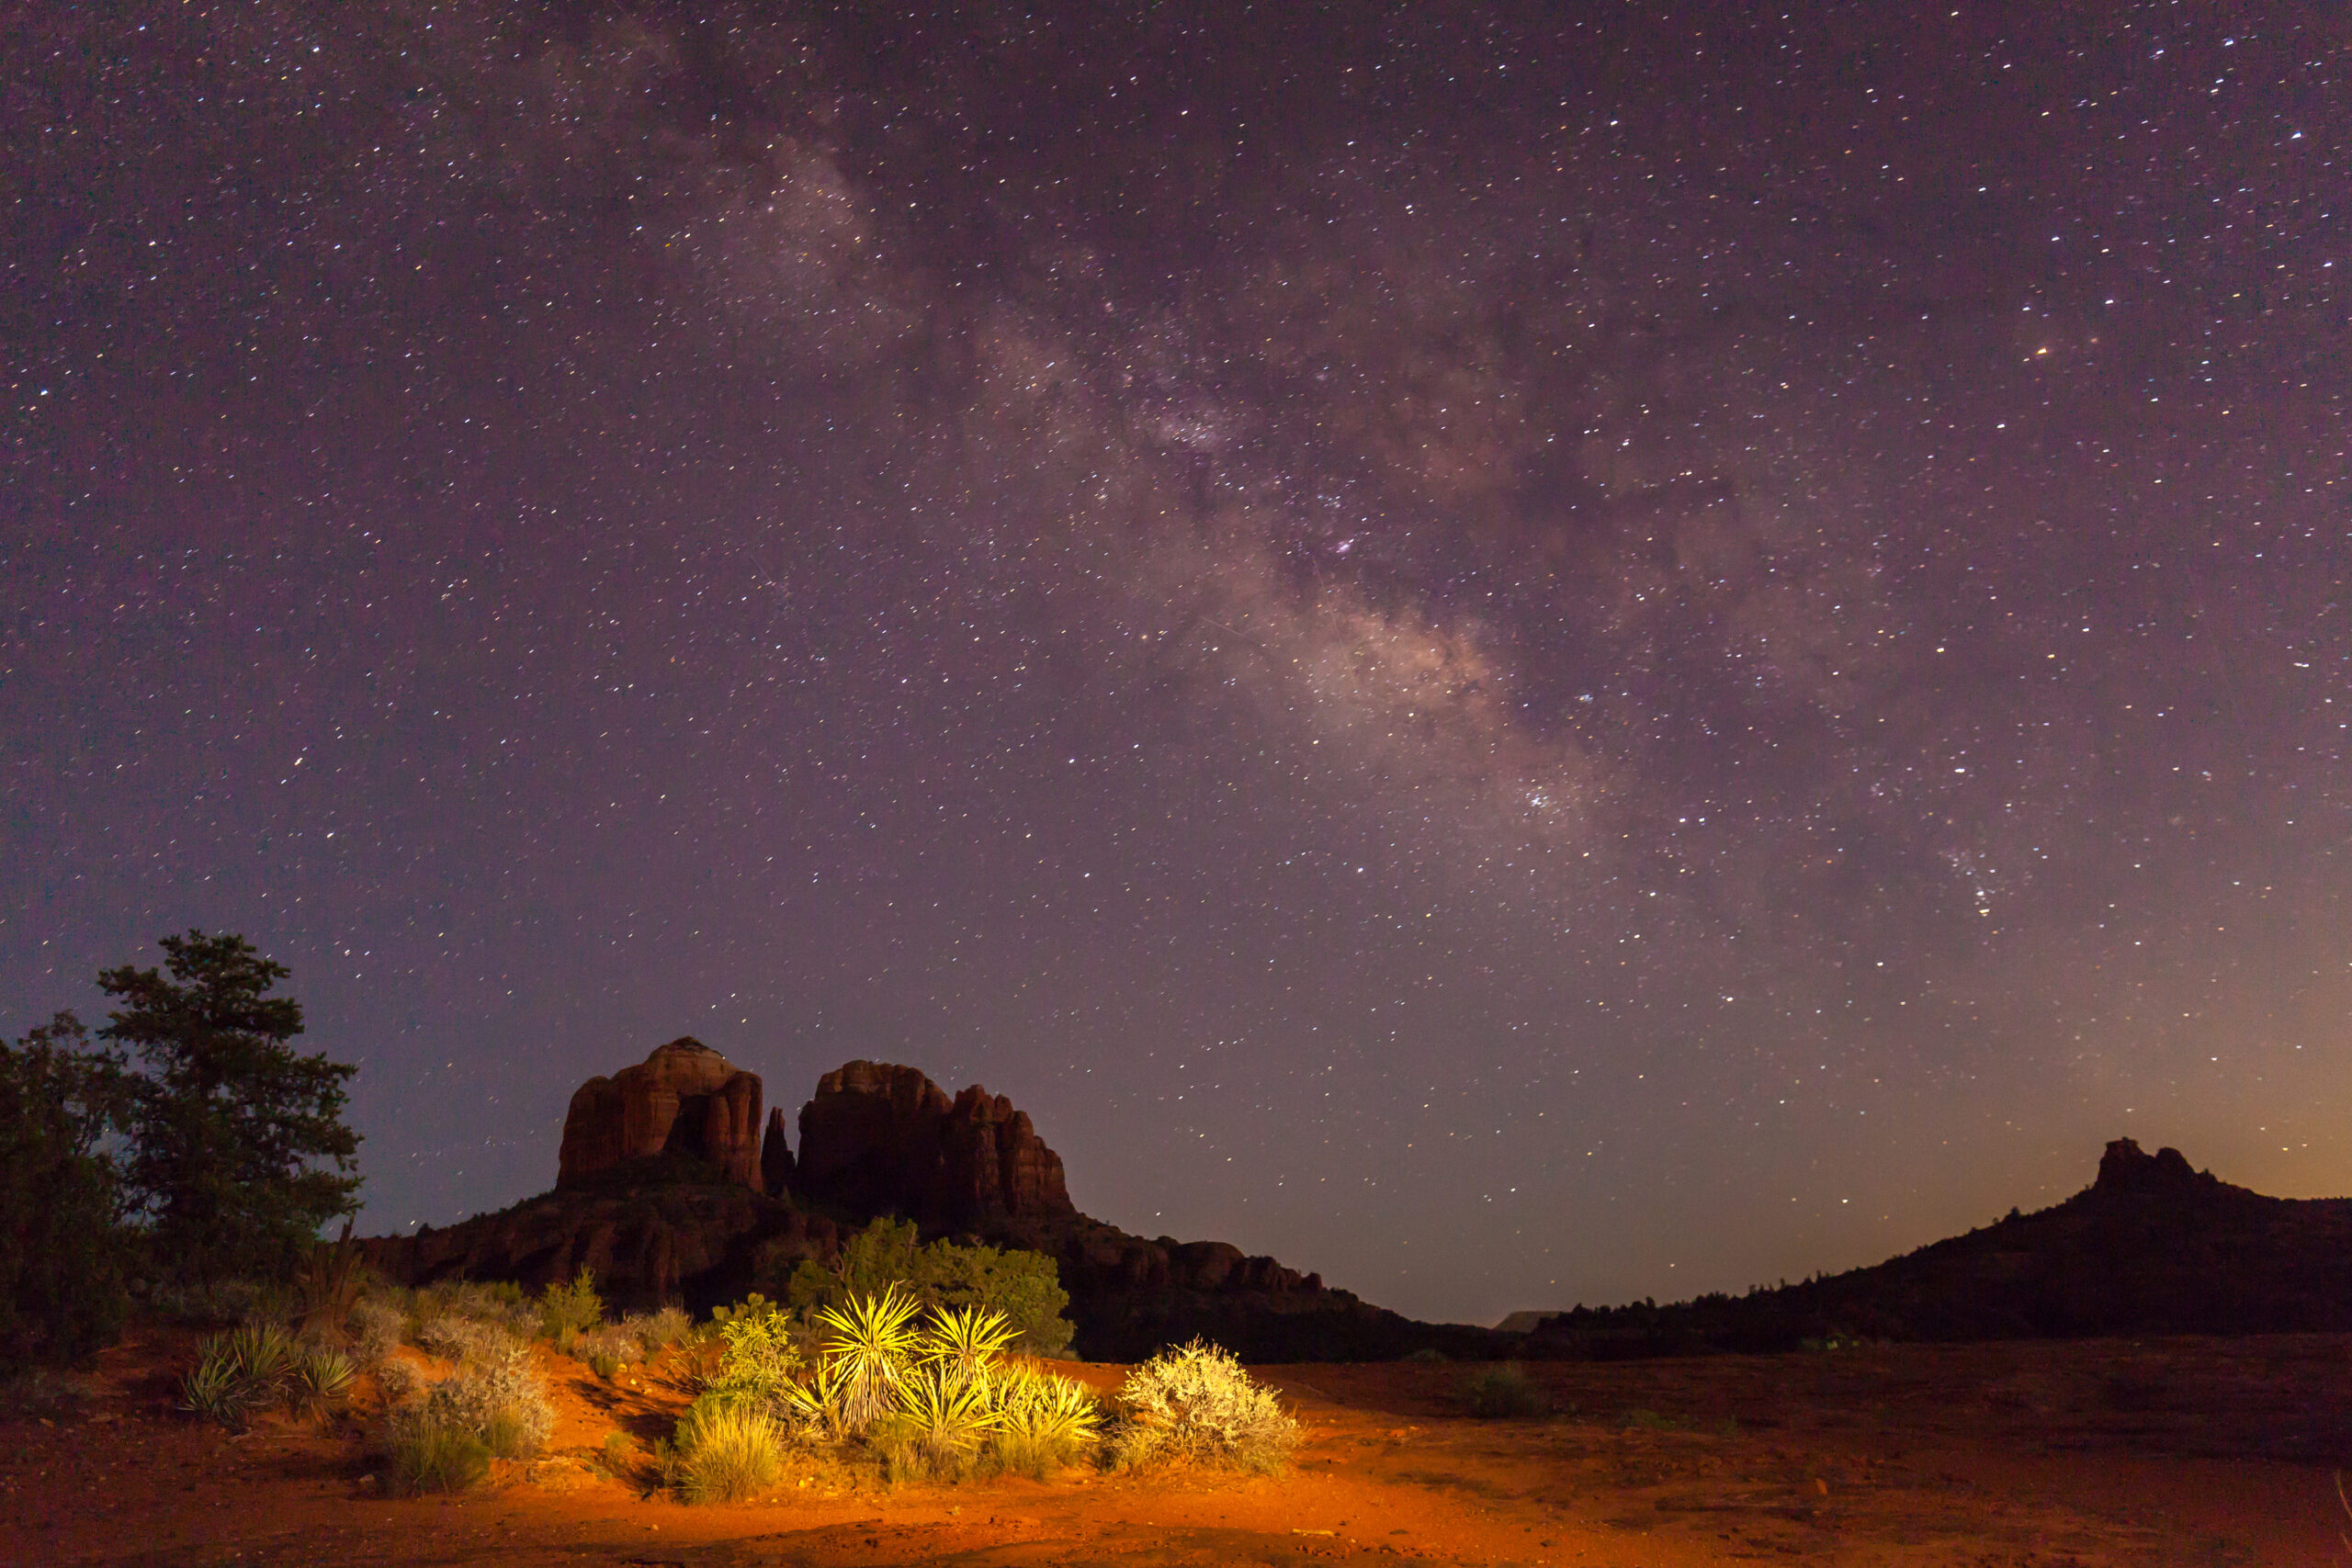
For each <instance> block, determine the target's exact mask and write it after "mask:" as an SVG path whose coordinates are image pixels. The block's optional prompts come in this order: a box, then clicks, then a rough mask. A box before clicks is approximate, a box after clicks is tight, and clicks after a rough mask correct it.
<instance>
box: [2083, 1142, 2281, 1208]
mask: <svg viewBox="0 0 2352 1568" xmlns="http://www.w3.org/2000/svg"><path fill="white" fill-rule="evenodd" d="M2222 1186H2223V1183H2222V1179H2221V1178H2220V1177H2218V1176H2215V1175H2214V1174H2213V1173H2212V1172H2211V1171H2210V1170H2195V1169H2191V1168H2190V1167H2189V1164H2188V1156H2186V1155H2184V1154H2182V1153H2181V1152H2180V1151H2179V1150H2178V1149H2158V1150H2157V1151H2156V1152H2155V1153H2154V1154H2150V1153H2148V1152H2147V1151H2146V1150H2144V1149H2143V1148H2142V1147H2141V1146H2140V1145H2139V1143H2138V1141H2137V1140H2136V1139H2132V1138H2118V1139H2116V1140H2115V1141H2114V1142H2113V1143H2111V1144H2109V1145H2107V1152H2106V1153H2105V1154H2103V1155H2101V1156H2099V1159H2098V1181H2096V1182H2094V1183H2093V1184H2092V1188H2091V1190H2093V1191H2095V1192H2106V1193H2110V1194H2112V1193H2117V1192H2137V1193H2145V1194H2149V1195H2152V1196H2154V1197H2159V1198H2161V1197H2165V1196H2166V1195H2168V1194H2169V1195H2172V1196H2175V1197H2188V1196H2193V1195H2198V1194H2204V1193H2211V1192H2218V1191H2220V1190H2222ZM2232 1190H2233V1191H2244V1190H2245V1189H2244V1188H2234V1189H2232Z"/></svg>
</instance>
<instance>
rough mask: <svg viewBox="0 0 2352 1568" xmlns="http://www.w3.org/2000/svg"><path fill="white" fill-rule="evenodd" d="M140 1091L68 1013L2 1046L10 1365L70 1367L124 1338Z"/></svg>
mask: <svg viewBox="0 0 2352 1568" xmlns="http://www.w3.org/2000/svg"><path fill="white" fill-rule="evenodd" d="M130 1092H131V1079H130V1075H129V1074H128V1073H126V1072H125V1071H124V1070H123V1063H122V1058H121V1056H120V1055H118V1054H116V1053H114V1052H110V1051H104V1050H97V1049H94V1048H92V1046H91V1044H90V1041H89V1035H88V1032H86V1031H85V1030H84V1029H83V1027H82V1022H81V1021H80V1020H79V1019H77V1018H75V1017H74V1015H73V1014H72V1013H70V1012H61V1013H59V1014H58V1015H57V1016H56V1017H55V1018H54V1019H51V1021H49V1022H48V1023H45V1024H43V1025H41V1026H40V1028H38V1029H35V1030H33V1031H32V1032H30V1033H28V1034H27V1035H26V1036H25V1037H24V1038H23V1039H22V1040H18V1041H17V1042H15V1043H8V1042H5V1041H0V1362H5V1363H16V1362H21V1361H27V1360H31V1361H51V1362H64V1361H71V1360H74V1359H78V1358H79V1357H81V1356H83V1355H85V1354H87V1353H88V1352H89V1351H92V1350H95V1349H96V1348H99V1347H100V1346H103V1345H110V1344H112V1343H113V1342H114V1339H115V1337H116V1335H117V1334H118V1333H119V1332H120V1330H121V1326H122V1314H123V1308H124V1305H125V1296H124V1290H123V1267H122V1262H123V1253H124V1243H125V1242H126V1240H127V1239H128V1237H127V1235H126V1234H125V1232H124V1228H123V1224H122V1218H123V1215H122V1184H121V1179H120V1173H119V1170H118V1168H117V1167H116V1165H115V1162H114V1159H113V1158H112V1156H111V1154H110V1153H109V1145H110V1144H111V1143H112V1142H113V1141H115V1140H116V1138H117V1136H118V1135H119V1134H121V1133H122V1132H123V1131H124V1130H125V1129H126V1128H127V1127H128V1126H129V1125H130V1121H129V1116H130Z"/></svg>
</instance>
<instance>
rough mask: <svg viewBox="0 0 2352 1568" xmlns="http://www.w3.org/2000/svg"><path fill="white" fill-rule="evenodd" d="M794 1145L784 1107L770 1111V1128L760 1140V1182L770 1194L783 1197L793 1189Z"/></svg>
mask: <svg viewBox="0 0 2352 1568" xmlns="http://www.w3.org/2000/svg"><path fill="white" fill-rule="evenodd" d="M792 1175H793V1162H792V1145H791V1144H790V1143H789V1142H787V1141H786V1134H785V1130H784V1107H783V1106H781V1105H779V1106H777V1107H776V1108H775V1110H773V1111H769V1112H768V1130H767V1134H766V1135H765V1136H764V1137H763V1138H762V1139H761V1140H760V1184H761V1186H762V1187H763V1188H764V1189H765V1190H767V1192H768V1194H769V1196H771V1197H776V1198H781V1197H782V1196H784V1194H786V1192H789V1191H791V1190H792Z"/></svg>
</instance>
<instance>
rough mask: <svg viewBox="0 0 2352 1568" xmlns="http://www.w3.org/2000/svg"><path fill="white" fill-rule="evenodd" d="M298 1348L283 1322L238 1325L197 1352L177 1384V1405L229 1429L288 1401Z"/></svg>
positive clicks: (215, 1337)
mask: <svg viewBox="0 0 2352 1568" xmlns="http://www.w3.org/2000/svg"><path fill="white" fill-rule="evenodd" d="M300 1359H301V1347H300V1345H299V1344H298V1343H297V1342H296V1340H295V1338H294V1336H293V1334H292V1332H291V1331H290V1330H288V1328H287V1326H286V1325H284V1324H282V1323H272V1322H266V1321H264V1322H256V1323H243V1324H239V1325H237V1326H236V1327H234V1328H232V1329H230V1330H229V1331H228V1332H227V1333H225V1334H216V1335H214V1336H212V1337H210V1338H209V1339H207V1340H205V1341H204V1343H203V1344H202V1345H200V1346H198V1348H197V1356H196V1365H195V1366H194V1367H193V1368H191V1369H190V1370H189V1371H188V1373H187V1376H185V1377H183V1378H182V1379H181V1380H180V1407H181V1408H182V1409H184V1410H187V1411H189V1412H191V1413H193V1414H195V1415H198V1416H205V1417H206V1418H208V1419H209V1420H214V1421H218V1422H220V1424H221V1425H222V1426H223V1427H228V1428H229V1429H230V1430H232V1431H243V1429H244V1428H245V1427H246V1425H247V1424H248V1423H249V1422H250V1421H252V1419H253V1418H254V1416H256V1415H258V1414H260V1413H261V1412H263V1411H266V1410H275V1409H277V1407H278V1406H280V1405H281V1404H285V1403H286V1398H287V1394H288V1390H289V1387H290V1385H291V1382H292V1379H293V1376H294V1371H295V1367H296V1364H297V1363H298V1362H299V1361H300Z"/></svg>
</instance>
